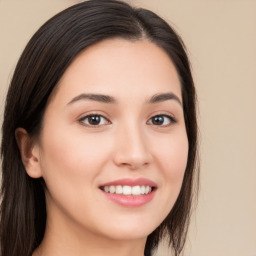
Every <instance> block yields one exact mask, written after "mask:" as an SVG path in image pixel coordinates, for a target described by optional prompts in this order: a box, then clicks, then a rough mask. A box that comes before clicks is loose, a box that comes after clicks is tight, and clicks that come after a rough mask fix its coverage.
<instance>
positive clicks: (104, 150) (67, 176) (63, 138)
mask: <svg viewBox="0 0 256 256" xmlns="http://www.w3.org/2000/svg"><path fill="white" fill-rule="evenodd" d="M44 134H45V136H44V137H43V142H44V143H43V147H42V154H41V156H42V157H41V168H42V173H43V176H44V178H45V179H46V182H47V181H48V180H49V182H51V180H53V181H54V180H56V179H57V178H58V179H59V180H61V182H63V184H65V183H67V184H70V183H71V185H78V184H81V185H82V184H84V182H87V181H88V183H89V182H92V180H91V179H92V178H93V177H94V176H96V175H97V174H98V172H100V170H101V167H102V166H103V165H104V163H105V162H106V161H107V159H108V154H109V152H108V151H109V148H108V143H107V142H105V143H102V140H103V138H101V136H100V135H99V136H89V135H86V134H84V133H78V132H76V133H74V132H73V131H72V129H68V130H62V129H48V130H46V131H45V132H44ZM72 182H77V183H78V184H72ZM59 183H60V182H59ZM91 185H93V184H91Z"/></svg>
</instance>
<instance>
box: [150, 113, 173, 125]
mask: <svg viewBox="0 0 256 256" xmlns="http://www.w3.org/2000/svg"><path fill="white" fill-rule="evenodd" d="M147 123H148V124H151V125H157V126H169V125H171V124H172V123H176V120H175V119H174V118H173V117H172V116H169V115H156V116H153V117H151V118H150V119H149V121H148V122H147Z"/></svg>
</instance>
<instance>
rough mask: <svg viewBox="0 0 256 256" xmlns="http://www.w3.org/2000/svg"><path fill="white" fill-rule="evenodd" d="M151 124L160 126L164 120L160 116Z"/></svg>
mask: <svg viewBox="0 0 256 256" xmlns="http://www.w3.org/2000/svg"><path fill="white" fill-rule="evenodd" d="M152 122H153V124H155V125H161V124H163V123H164V118H163V117H162V116H155V117H154V118H153V121H152Z"/></svg>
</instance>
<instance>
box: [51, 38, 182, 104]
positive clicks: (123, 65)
mask: <svg viewBox="0 0 256 256" xmlns="http://www.w3.org/2000/svg"><path fill="white" fill-rule="evenodd" d="M169 91H171V92H173V93H175V94H176V95H178V96H180V97H181V85H180V81H179V78H178V74H177V71H176V69H175V67H174V65H173V63H172V61H171V59H170V57H169V56H168V55H167V54H166V52H165V51H164V50H163V49H161V48H160V47H158V46H157V45H155V44H154V43H152V42H150V41H148V40H145V39H144V40H136V41H130V40H125V39H120V38H116V39H108V40H104V41H102V42H100V43H97V44H95V45H93V46H90V47H88V48H87V49H86V50H84V51H83V52H82V53H80V54H79V55H78V56H77V57H76V58H75V59H74V61H73V62H72V63H71V65H70V66H69V67H68V69H67V70H66V72H65V73H64V75H63V76H62V78H61V80H60V82H59V84H58V89H57V90H56V95H55V96H57V95H58V96H61V97H64V98H67V99H66V101H67V100H68V98H71V97H74V96H76V95H77V94H79V93H82V92H84V93H86V92H89V93H102V94H108V95H113V96H117V97H121V95H122V94H127V93H128V94H130V95H134V97H135V96H139V95H141V96H144V97H147V96H148V97H150V96H152V95H153V94H156V93H159V92H161V93H165V92H169Z"/></svg>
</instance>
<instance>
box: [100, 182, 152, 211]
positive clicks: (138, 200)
mask: <svg viewBox="0 0 256 256" xmlns="http://www.w3.org/2000/svg"><path fill="white" fill-rule="evenodd" d="M99 189H100V190H101V191H102V193H103V194H104V195H105V196H106V197H107V198H108V199H110V200H111V201H113V202H115V203H117V204H119V205H122V206H125V207H139V206H142V205H145V204H147V203H149V202H150V201H151V200H152V199H153V198H154V196H155V194H156V193H155V192H156V190H157V185H156V183H155V182H153V181H151V180H148V179H144V178H140V179H135V180H133V179H121V180H116V181H112V182H108V183H105V184H102V185H101V186H100V187H99Z"/></svg>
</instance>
